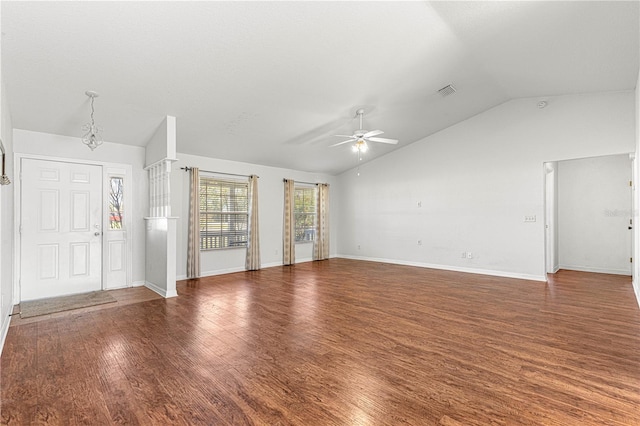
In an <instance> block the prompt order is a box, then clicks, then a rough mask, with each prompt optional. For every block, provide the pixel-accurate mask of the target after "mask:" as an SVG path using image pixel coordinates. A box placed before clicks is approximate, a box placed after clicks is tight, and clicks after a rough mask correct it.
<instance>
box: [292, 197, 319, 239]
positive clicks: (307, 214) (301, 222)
mask: <svg viewBox="0 0 640 426" xmlns="http://www.w3.org/2000/svg"><path fill="white" fill-rule="evenodd" d="M293 214H294V216H295V221H296V224H295V233H296V242H297V243H303V242H309V241H313V240H314V239H315V235H316V188H313V187H296V188H295V189H294V196H293Z"/></svg>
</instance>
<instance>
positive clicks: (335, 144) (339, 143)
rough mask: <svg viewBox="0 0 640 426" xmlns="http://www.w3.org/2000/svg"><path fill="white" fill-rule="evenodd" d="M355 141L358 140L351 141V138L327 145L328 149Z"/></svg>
mask: <svg viewBox="0 0 640 426" xmlns="http://www.w3.org/2000/svg"><path fill="white" fill-rule="evenodd" d="M349 137H351V136H349ZM357 140H358V139H353V138H352V139H347V140H346V141H342V142H338V143H334V144H333V145H329V148H331V147H334V146H338V145H343V144H345V143H349V142H355V141H357Z"/></svg>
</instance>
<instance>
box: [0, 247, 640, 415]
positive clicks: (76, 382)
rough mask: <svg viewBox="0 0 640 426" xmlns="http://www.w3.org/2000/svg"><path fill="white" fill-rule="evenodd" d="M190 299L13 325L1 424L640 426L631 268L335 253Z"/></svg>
mask: <svg viewBox="0 0 640 426" xmlns="http://www.w3.org/2000/svg"><path fill="white" fill-rule="evenodd" d="M138 291H140V290H139V289H138ZM178 293H179V295H180V296H179V297H177V298H173V299H169V300H164V299H153V300H146V301H140V302H138V303H128V304H123V305H118V306H113V307H110V308H109V307H103V308H102V309H97V310H88V311H82V312H77V313H67V314H65V315H59V316H57V317H42V318H41V319H40V320H38V321H32V322H24V323H20V321H19V320H17V319H15V320H14V321H15V322H14V324H13V325H12V326H11V327H10V329H9V334H8V336H7V340H6V344H5V348H4V352H3V353H2V357H1V359H0V361H1V373H0V374H1V379H2V383H1V398H2V401H1V413H0V414H1V419H2V422H3V424H19V425H30V424H60V425H74V424H89V425H108V424H118V423H119V424H128V425H136V424H141V425H156V424H157V425H169V424H171V425H191V424H202V425H245V424H259V425H289V424H292V425H400V424H414V425H562V426H566V425H640V309H638V306H637V304H636V300H635V298H634V294H633V289H632V287H631V282H630V279H629V277H622V276H615V275H599V274H589V273H579V272H569V271H560V272H559V273H557V274H555V275H554V276H552V278H551V280H550V282H549V283H541V282H533V281H524V280H515V279H503V278H496V277H489V276H481V275H471V274H461V273H454V272H446V271H436V270H429V269H421V268H414V267H407V266H397V265H389V264H381V263H373V262H360V261H353V260H346V259H332V260H329V261H322V262H313V263H303V264H298V265H296V266H294V267H275V268H269V269H264V270H262V271H256V272H246V273H236V274H229V275H223V276H217V277H210V278H205V279H200V280H191V281H183V282H180V283H179V284H178Z"/></svg>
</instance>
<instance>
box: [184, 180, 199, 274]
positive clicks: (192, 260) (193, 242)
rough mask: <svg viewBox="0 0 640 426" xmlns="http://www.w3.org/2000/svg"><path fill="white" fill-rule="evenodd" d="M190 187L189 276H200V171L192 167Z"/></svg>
mask: <svg viewBox="0 0 640 426" xmlns="http://www.w3.org/2000/svg"><path fill="white" fill-rule="evenodd" d="M189 176H190V178H191V184H190V189H189V235H188V238H187V278H198V277H199V276H200V171H199V170H198V168H197V167H192V168H191V171H190V175H189Z"/></svg>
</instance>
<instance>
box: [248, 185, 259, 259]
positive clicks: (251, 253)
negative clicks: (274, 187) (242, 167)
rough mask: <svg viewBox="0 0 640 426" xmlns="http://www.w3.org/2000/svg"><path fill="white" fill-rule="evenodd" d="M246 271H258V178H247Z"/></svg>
mask: <svg viewBox="0 0 640 426" xmlns="http://www.w3.org/2000/svg"><path fill="white" fill-rule="evenodd" d="M245 269H246V270H247V271H257V270H258V269H260V228H259V227H258V176H256V175H251V176H249V229H248V236H247V258H246V260H245Z"/></svg>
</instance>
